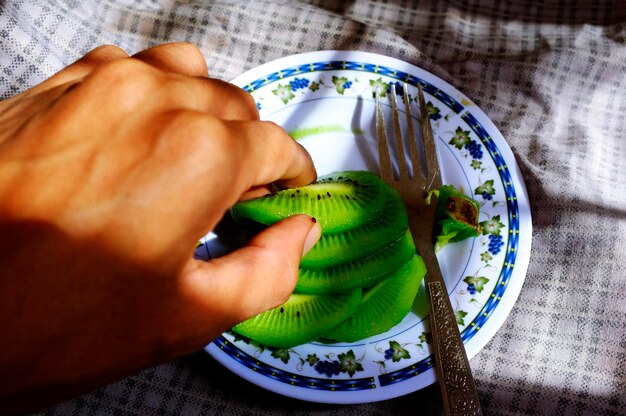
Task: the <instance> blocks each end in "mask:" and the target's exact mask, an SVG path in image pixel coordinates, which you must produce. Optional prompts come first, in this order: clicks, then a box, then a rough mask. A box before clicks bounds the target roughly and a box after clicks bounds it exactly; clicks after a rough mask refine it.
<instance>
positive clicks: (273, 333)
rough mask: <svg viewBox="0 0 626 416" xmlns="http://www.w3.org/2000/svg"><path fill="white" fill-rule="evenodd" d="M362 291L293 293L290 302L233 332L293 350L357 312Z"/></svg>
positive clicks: (268, 344)
mask: <svg viewBox="0 0 626 416" xmlns="http://www.w3.org/2000/svg"><path fill="white" fill-rule="evenodd" d="M361 293H362V291H361V290H360V289H357V290H352V291H348V292H345V293H341V294H337V295H332V296H321V295H319V296H318V295H300V294H292V295H291V296H290V297H289V299H288V300H287V302H285V303H284V304H283V305H281V306H278V307H276V308H274V309H270V310H268V311H265V312H262V313H260V314H258V315H256V316H254V317H252V318H250V319H248V320H246V321H243V322H241V323H239V324H237V325H235V326H234V327H233V331H235V332H237V333H238V334H240V335H243V336H245V337H248V338H250V339H253V340H255V341H257V342H259V343H261V344H263V345H266V346H268V347H276V348H291V347H295V346H296V345H300V344H305V343H307V342H310V341H313V340H315V339H317V338H319V337H320V335H322V334H323V333H325V332H327V331H328V330H329V329H331V328H332V327H334V326H336V325H337V324H338V323H339V322H342V321H344V320H345V319H346V318H347V317H348V316H350V315H351V314H352V312H354V310H355V309H356V308H357V307H358V306H359V303H360V302H361Z"/></svg>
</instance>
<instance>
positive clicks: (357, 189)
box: [231, 171, 385, 234]
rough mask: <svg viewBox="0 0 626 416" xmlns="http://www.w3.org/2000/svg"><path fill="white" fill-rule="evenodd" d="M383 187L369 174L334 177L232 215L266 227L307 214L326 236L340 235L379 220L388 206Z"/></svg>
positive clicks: (259, 201)
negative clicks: (293, 216)
mask: <svg viewBox="0 0 626 416" xmlns="http://www.w3.org/2000/svg"><path fill="white" fill-rule="evenodd" d="M382 186H385V185H384V182H382V181H381V180H380V179H379V178H378V177H376V176H375V175H373V174H371V173H369V172H365V171H351V172H342V173H335V174H331V175H326V176H323V177H321V178H319V180H318V181H317V182H316V183H314V184H311V185H307V186H304V187H300V188H293V189H285V190H282V191H279V192H276V193H273V194H269V195H265V196H263V197H260V198H256V199H252V200H250V201H245V202H241V203H238V204H237V205H235V206H234V207H233V208H232V209H231V213H232V215H233V218H235V220H239V219H242V218H247V219H250V220H253V221H255V222H258V223H261V224H265V225H270V224H273V223H275V222H277V221H279V220H281V219H284V218H287V217H289V216H292V215H295V214H308V215H311V216H312V217H315V218H316V219H317V221H318V222H319V223H320V226H321V227H322V230H324V232H325V233H327V234H330V233H338V232H343V231H346V230H349V229H351V228H354V227H357V226H360V225H363V224H365V223H368V222H372V221H375V220H377V219H378V217H379V216H380V215H381V213H382V210H383V208H384V206H385V200H384V199H383V198H380V189H381V187H382Z"/></svg>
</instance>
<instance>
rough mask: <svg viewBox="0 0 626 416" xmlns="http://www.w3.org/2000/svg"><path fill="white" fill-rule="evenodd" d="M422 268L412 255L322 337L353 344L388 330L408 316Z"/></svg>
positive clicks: (366, 293)
mask: <svg viewBox="0 0 626 416" xmlns="http://www.w3.org/2000/svg"><path fill="white" fill-rule="evenodd" d="M425 274H426V266H425V265H424V261H423V260H422V258H421V257H420V256H417V255H416V256H413V258H411V259H410V260H409V261H408V262H407V263H406V264H404V265H403V266H402V267H401V268H400V269H399V270H397V271H396V272H395V273H394V274H393V275H392V276H391V277H389V278H388V279H385V280H383V281H382V282H380V283H378V284H377V285H375V286H373V287H371V288H369V289H367V290H365V291H364V294H363V300H362V301H361V304H360V305H359V307H358V308H357V309H356V311H354V313H353V314H352V315H351V316H350V317H349V318H347V319H346V320H345V321H343V322H341V323H340V324H339V325H337V326H336V327H334V328H333V329H331V330H330V331H328V332H326V333H325V334H324V338H326V339H329V340H334V341H342V342H354V341H358V340H361V339H364V338H367V337H371V336H373V335H376V334H380V333H382V332H385V331H388V330H389V329H391V328H392V327H393V326H394V325H397V324H398V323H400V321H402V319H404V317H405V316H406V315H407V314H408V313H409V311H410V310H411V307H412V305H413V301H414V299H415V295H416V294H417V292H418V290H419V288H420V284H421V282H422V279H423V278H424V275H425Z"/></svg>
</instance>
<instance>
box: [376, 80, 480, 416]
mask: <svg viewBox="0 0 626 416" xmlns="http://www.w3.org/2000/svg"><path fill="white" fill-rule="evenodd" d="M375 96H376V137H377V141H378V156H379V161H380V175H381V177H382V179H383V180H384V181H385V182H386V183H388V184H389V185H391V186H392V187H393V188H395V189H396V190H397V191H398V192H399V193H400V195H401V196H402V199H403V200H404V205H405V207H406V209H407V213H408V215H409V228H410V230H411V234H412V236H413V240H414V242H415V246H416V248H417V251H418V253H419V254H420V255H421V256H422V258H423V259H424V262H425V264H426V270H427V272H426V276H425V278H424V280H425V284H426V288H427V293H428V296H429V299H430V326H431V334H432V338H433V348H434V350H435V371H436V374H437V377H438V379H439V386H440V388H441V395H442V399H443V407H444V411H445V414H446V415H482V411H481V408H480V402H479V398H478V392H477V390H476V385H475V383H474V378H473V377H472V371H471V368H470V366H469V362H468V359H467V355H466V353H465V347H464V346H463V341H462V339H461V334H460V332H459V328H458V325H457V322H456V317H455V315H454V312H453V310H452V305H451V304H450V298H449V297H448V291H447V289H446V285H445V283H444V280H443V277H442V275H441V270H440V268H439V263H438V261H437V256H436V255H435V250H434V246H435V241H434V236H433V225H434V219H435V208H436V203H435V201H433V200H431V201H430V204H429V203H427V200H426V196H427V194H428V192H429V191H430V190H433V189H437V188H439V187H440V186H441V172H440V169H439V162H438V160H437V150H436V148H435V140H434V137H433V132H432V127H431V125H430V117H429V114H428V109H427V107H426V102H425V99H424V93H423V92H422V87H421V85H419V84H418V98H419V108H420V115H421V125H422V138H423V147H422V148H421V149H420V150H423V153H422V156H423V157H422V159H421V160H420V153H421V152H420V151H418V146H417V143H416V137H415V130H414V128H413V118H412V117H411V113H410V99H409V95H408V88H407V86H406V85H405V86H404V88H403V94H402V98H403V101H404V108H405V114H406V123H407V129H406V130H407V136H408V140H407V141H408V156H409V159H410V162H411V163H410V166H409V164H408V163H407V158H406V154H405V150H404V144H403V142H404V140H403V138H402V131H401V128H400V116H399V114H398V113H399V111H398V106H397V104H396V91H395V88H393V86H392V93H391V94H389V102H390V105H391V110H392V111H391V112H392V116H393V131H394V141H395V148H396V153H397V164H398V176H397V177H396V176H395V175H394V171H393V165H392V163H391V155H390V152H391V148H390V145H389V141H388V140H387V134H386V128H385V121H384V117H383V108H382V102H381V93H380V91H379V90H377V91H376V92H375ZM424 165H425V166H424Z"/></svg>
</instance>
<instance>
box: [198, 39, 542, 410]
mask: <svg viewBox="0 0 626 416" xmlns="http://www.w3.org/2000/svg"><path fill="white" fill-rule="evenodd" d="M233 83H234V84H237V85H239V86H241V87H243V88H244V89H246V90H247V91H248V92H250V93H251V94H252V96H253V97H254V99H255V100H256V102H257V106H258V108H259V111H260V113H261V118H262V119H264V120H272V121H274V122H276V123H278V124H280V125H282V126H283V127H284V128H285V129H286V130H287V131H289V132H290V133H291V134H292V136H293V137H294V138H296V139H297V140H299V141H300V142H301V143H302V144H303V145H304V146H305V147H306V148H307V149H308V150H309V151H310V153H311V155H312V156H313V159H314V162H315V165H316V168H317V170H318V173H319V174H320V175H322V174H325V173H330V172H333V171H340V170H353V169H367V170H371V171H374V172H377V170H378V161H377V156H376V142H375V134H374V132H375V129H374V99H373V90H374V89H375V88H377V87H378V88H382V89H383V91H391V89H392V87H394V86H395V85H400V86H402V88H408V90H409V94H410V95H411V97H413V98H415V97H416V96H417V87H416V86H417V83H420V84H421V85H422V88H423V90H424V92H425V95H426V101H427V102H428V103H429V108H430V112H431V124H432V126H433V130H434V133H435V139H436V142H437V148H438V154H439V158H440V161H441V165H442V175H443V180H444V183H448V184H454V185H455V186H457V187H458V188H460V189H462V190H463V191H464V192H465V193H467V194H468V195H471V196H472V197H473V198H475V199H476V200H478V201H479V202H480V204H481V214H480V221H481V222H482V223H483V224H482V225H483V227H484V229H485V230H486V231H487V234H486V235H482V236H480V237H478V238H476V239H471V240H466V241H464V242H461V243H457V244H452V245H448V246H446V247H445V248H444V249H443V250H442V251H441V252H440V253H439V259H440V263H441V267H442V272H443V275H444V278H445V280H446V282H447V284H448V288H449V292H450V299H451V302H452V306H453V308H454V310H455V312H456V315H457V321H458V323H459V329H460V330H461V334H462V337H463V340H464V343H465V347H466V350H467V354H468V356H469V357H470V358H471V357H472V356H474V355H475V354H476V353H477V352H478V351H479V350H480V349H481V348H482V347H483V346H484V345H485V344H486V343H487V342H488V341H489V340H490V339H491V338H492V337H493V335H494V334H495V333H496V331H497V330H498V328H499V327H500V326H501V325H502V323H503V322H504V320H505V318H506V316H507V315H508V314H509V312H510V311H511V309H512V308H513V305H514V304H515V301H516V299H517V296H518V294H519V292H520V290H521V287H522V283H523V281H524V277H525V275H526V269H527V265H528V260H529V256H530V245H531V217H530V207H529V203H528V196H527V193H526V189H525V186H524V182H523V179H522V177H521V173H520V171H519V168H518V166H517V164H516V162H515V158H514V156H513V154H512V152H511V150H510V149H509V147H508V145H507V144H506V142H505V141H504V138H503V137H502V135H501V134H500V132H499V131H498V130H497V128H496V127H495V126H494V124H493V123H492V122H491V121H490V120H489V118H488V117H487V116H486V115H485V114H484V113H483V112H482V111H481V110H480V109H479V108H478V107H477V106H476V105H475V104H474V103H472V101H471V100H470V99H468V98H467V97H466V96H465V95H463V94H462V93H461V92H459V91H458V90H457V89H455V88H454V87H452V86H451V85H450V84H448V83H446V82H445V81H443V80H441V79H440V78H438V77H436V76H434V75H432V74H430V73H428V72H426V71H424V70H423V69H420V68H418V67H416V66H414V65H411V64H408V63H406V62H403V61H400V60H397V59H392V58H388V57H385V56H381V55H375V54H370V53H362V52H340V51H321V52H313V53H305V54H300V55H295V56H290V57H286V58H283V59H279V60H277V61H274V62H270V63H268V64H265V65H262V66H260V67H258V68H255V69H253V70H250V71H248V72H246V73H245V74H243V75H241V76H240V77H237V78H236V79H235V80H233ZM411 105H412V106H413V108H412V114H413V115H414V118H416V117H415V116H417V115H418V114H419V110H418V108H417V106H416V105H417V104H416V103H415V101H413V102H412V104H411ZM400 108H401V109H402V110H404V106H403V105H402V104H400ZM386 111H388V112H389V106H388V105H387V108H386ZM417 118H418V117H417ZM417 118H416V120H415V122H416V123H419V121H418V120H417ZM388 119H389V118H388ZM220 241H221V240H220V238H219V237H216V235H215V234H210V235H208V236H207V237H205V239H204V240H203V245H202V246H201V247H199V248H198V250H197V253H196V254H197V256H198V257H204V258H210V257H213V256H216V255H219V253H220V252H221V251H222V250H224V249H228V248H227V247H226V248H224V246H223V244H222V243H221V242H220ZM419 296H423V293H420V294H418V297H419ZM425 309H427V308H425V307H424V303H423V302H419V301H418V302H416V303H415V306H414V308H413V311H412V312H411V313H410V314H409V315H408V316H407V317H406V318H405V319H404V320H403V321H402V322H401V323H400V324H398V325H397V326H395V327H394V328H392V329H391V330H389V331H388V332H386V333H383V334H380V335H377V336H374V337H371V338H369V339H365V340H362V341H360V342H356V343H337V344H323V343H318V342H313V343H309V344H305V345H301V346H298V347H295V348H291V349H289V350H275V349H269V348H263V347H261V346H259V345H255V344H254V343H250V342H248V341H247V340H242V339H240V338H238V337H236V336H235V335H234V334H232V333H225V334H223V335H222V336H220V337H219V338H218V339H216V340H215V341H214V342H212V343H211V344H210V345H208V346H207V347H206V351H208V352H209V354H211V355H212V356H213V357H214V358H215V359H216V360H217V361H219V362H220V363H222V364H223V365H224V366H226V367H227V368H228V369H230V370H231V371H233V372H234V373H236V374H238V375H239V376H241V377H243V378H244V379H246V380H248V381H250V382H252V383H255V384H257V385H259V386H261V387H263V388H265V389H268V390H271V391H274V392H276V393H279V394H282V395H285V396H289V397H293V398H298V399H302V400H308V401H314V402H324V403H364V402H372V401H379V400H385V399H390V398H393V397H397V396H401V395H404V394H407V393H411V392H414V391H416V390H419V389H421V388H423V387H426V386H428V385H430V384H432V383H433V382H434V381H435V374H434V370H433V368H432V365H433V361H432V356H431V346H430V343H429V331H430V330H429V324H428V319H427V313H428V312H427V310H425Z"/></svg>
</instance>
